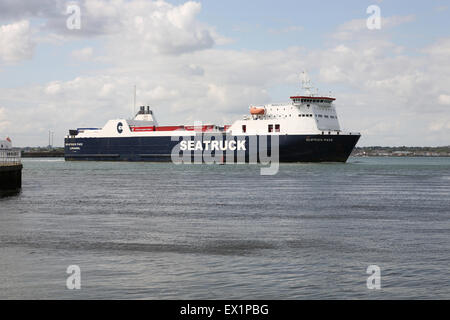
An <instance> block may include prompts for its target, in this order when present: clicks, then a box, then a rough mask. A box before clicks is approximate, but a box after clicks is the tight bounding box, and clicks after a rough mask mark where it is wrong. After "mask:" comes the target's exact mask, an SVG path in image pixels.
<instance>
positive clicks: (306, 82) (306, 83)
mask: <svg viewBox="0 0 450 320" xmlns="http://www.w3.org/2000/svg"><path fill="white" fill-rule="evenodd" d="M300 78H301V80H302V89H303V90H305V91H306V93H307V94H308V95H309V96H311V97H312V96H314V94H313V93H312V91H311V89H313V88H314V87H313V86H312V84H311V80H310V79H309V76H308V74H307V73H306V71H303V72H302V74H301V75H300Z"/></svg>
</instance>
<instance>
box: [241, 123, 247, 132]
mask: <svg viewBox="0 0 450 320" xmlns="http://www.w3.org/2000/svg"><path fill="white" fill-rule="evenodd" d="M242 132H243V133H246V132H247V126H246V125H243V126H242Z"/></svg>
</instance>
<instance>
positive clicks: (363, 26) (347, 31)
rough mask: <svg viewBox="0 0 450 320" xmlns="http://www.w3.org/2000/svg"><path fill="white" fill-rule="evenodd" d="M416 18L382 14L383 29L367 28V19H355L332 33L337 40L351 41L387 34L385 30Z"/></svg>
mask: <svg viewBox="0 0 450 320" xmlns="http://www.w3.org/2000/svg"><path fill="white" fill-rule="evenodd" d="M415 19H416V17H415V16H414V15H408V16H391V17H384V16H383V15H382V16H381V29H379V30H378V29H375V30H369V29H368V28H367V19H354V20H350V21H348V22H346V23H343V24H342V25H340V26H339V27H338V28H337V31H336V32H335V33H333V34H332V37H333V38H334V39H335V40H339V41H349V40H358V39H360V38H362V37H366V38H373V37H374V35H380V36H381V35H385V32H386V31H388V30H391V29H392V28H394V27H396V26H398V25H401V24H404V23H408V22H412V21H414V20H415Z"/></svg>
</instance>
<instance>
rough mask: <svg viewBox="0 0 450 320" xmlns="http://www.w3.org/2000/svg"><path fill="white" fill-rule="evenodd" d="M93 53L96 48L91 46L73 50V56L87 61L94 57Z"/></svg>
mask: <svg viewBox="0 0 450 320" xmlns="http://www.w3.org/2000/svg"><path fill="white" fill-rule="evenodd" d="M93 53H94V50H93V49H92V48H90V47H87V48H83V49H80V50H75V51H73V52H72V57H73V58H75V59H77V60H81V61H87V60H89V59H90V58H92V56H93Z"/></svg>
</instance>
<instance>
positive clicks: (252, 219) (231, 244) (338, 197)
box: [0, 158, 450, 299]
mask: <svg viewBox="0 0 450 320" xmlns="http://www.w3.org/2000/svg"><path fill="white" fill-rule="evenodd" d="M23 164H24V170H23V189H22V192H21V193H20V194H19V195H18V196H14V197H8V198H2V199H0V298H2V299H5V298H7V299H12V298H14V299H17V298H30V299H36V298H39V299H47V298H48V299H51V298H57V299H60V298H62V299H73V298H76V299H79V298H83V299H84V298H89V299H90V298H96V299H105V298H113V299H392V298H396V299H405V298H424V299H431V298H437V299H449V298H450V267H449V266H450V246H449V244H450V158H351V159H350V160H349V162H348V163H347V164H286V165H281V166H280V171H279V173H278V174H277V175H275V176H261V175H260V174H259V173H260V168H259V167H258V166H249V165H225V166H209V165H181V166H180V165H178V166H177V165H173V164H152V163H114V162H113V163H108V162H64V160H62V159H24V161H23ZM69 265H78V266H79V267H80V269H81V290H68V289H67V288H66V278H67V277H68V276H69V275H68V274H67V273H66V269H67V267H68V266H69ZM369 265H378V266H379V267H380V268H381V289H380V290H368V289H367V287H366V280H367V277H368V276H369V275H368V274H367V273H366V269H367V267H368V266H369Z"/></svg>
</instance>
